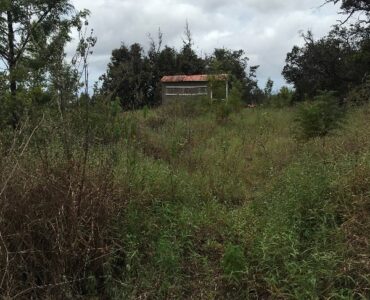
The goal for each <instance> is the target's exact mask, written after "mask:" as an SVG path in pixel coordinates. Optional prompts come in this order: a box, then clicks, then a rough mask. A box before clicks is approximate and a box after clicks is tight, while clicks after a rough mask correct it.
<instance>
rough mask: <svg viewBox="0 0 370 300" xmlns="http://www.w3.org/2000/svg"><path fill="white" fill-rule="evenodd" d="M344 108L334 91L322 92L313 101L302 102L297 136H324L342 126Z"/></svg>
mask: <svg viewBox="0 0 370 300" xmlns="http://www.w3.org/2000/svg"><path fill="white" fill-rule="evenodd" d="M343 117H344V109H343V107H340V106H339V105H338V101H337V99H336V98H335V97H334V95H333V93H332V92H325V93H322V94H321V95H320V96H317V97H316V98H315V99H314V101H312V102H305V103H303V104H301V106H300V107H299V110H298V115H297V118H296V124H297V127H296V130H297V132H296V134H297V137H299V138H303V139H310V138H314V137H322V136H326V135H328V134H329V133H331V132H332V131H333V130H335V129H337V128H339V127H340V125H341V124H342V121H343Z"/></svg>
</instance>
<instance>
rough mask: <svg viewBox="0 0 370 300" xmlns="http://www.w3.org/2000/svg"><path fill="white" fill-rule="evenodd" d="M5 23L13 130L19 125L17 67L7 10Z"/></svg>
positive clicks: (9, 17) (11, 27) (12, 31)
mask: <svg viewBox="0 0 370 300" xmlns="http://www.w3.org/2000/svg"><path fill="white" fill-rule="evenodd" d="M7 23H8V46H9V52H8V66H9V81H10V95H11V101H12V106H13V111H12V117H11V124H12V127H13V129H16V128H17V126H18V123H19V116H18V113H17V110H16V103H15V101H16V95H17V80H16V75H15V71H16V70H15V69H16V65H17V61H16V56H15V45H14V43H15V40H14V28H13V15H12V12H11V11H10V10H9V11H7Z"/></svg>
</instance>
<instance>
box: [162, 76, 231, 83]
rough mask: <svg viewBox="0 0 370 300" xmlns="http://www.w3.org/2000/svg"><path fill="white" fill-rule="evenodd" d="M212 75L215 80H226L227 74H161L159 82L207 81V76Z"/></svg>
mask: <svg viewBox="0 0 370 300" xmlns="http://www.w3.org/2000/svg"><path fill="white" fill-rule="evenodd" d="M211 76H214V77H215V79H216V80H226V79H227V77H228V76H227V74H219V75H204V74H201V75H175V76H163V77H162V79H161V82H192V81H208V79H209V77H211Z"/></svg>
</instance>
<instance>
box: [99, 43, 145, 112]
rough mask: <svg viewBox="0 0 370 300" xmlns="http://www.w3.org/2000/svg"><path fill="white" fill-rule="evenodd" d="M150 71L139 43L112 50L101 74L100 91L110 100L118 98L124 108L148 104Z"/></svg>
mask: <svg viewBox="0 0 370 300" xmlns="http://www.w3.org/2000/svg"><path fill="white" fill-rule="evenodd" d="M151 78H152V73H151V68H150V64H149V60H148V58H147V57H146V56H145V55H144V51H143V48H142V46H141V45H140V44H138V43H135V44H132V45H131V46H130V48H128V47H126V46H125V45H124V44H122V45H121V47H120V48H119V49H115V50H113V51H112V56H111V61H110V63H109V64H108V70H107V72H106V74H104V75H103V76H101V80H102V82H103V83H102V88H101V92H102V93H103V94H105V95H109V97H110V98H111V99H112V100H115V99H116V98H119V99H120V103H121V106H122V107H123V108H124V109H134V108H138V107H141V106H143V105H145V104H149V103H150V100H151V98H150V97H151V95H152V93H151V86H150V82H151Z"/></svg>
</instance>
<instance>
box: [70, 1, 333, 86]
mask: <svg viewBox="0 0 370 300" xmlns="http://www.w3.org/2000/svg"><path fill="white" fill-rule="evenodd" d="M72 2H73V3H74V5H75V7H76V8H77V9H83V8H87V9H89V10H90V11H91V17H90V27H91V28H93V29H94V30H95V34H96V36H97V37H98V43H97V45H96V47H95V49H94V54H93V56H92V57H91V59H90V73H91V77H92V78H91V79H92V80H93V81H95V80H97V78H98V77H99V76H100V75H101V74H103V73H104V72H105V69H106V66H107V63H108V62H109V58H110V54H111V51H112V50H113V49H115V48H118V47H120V45H121V43H122V42H124V43H125V44H127V45H129V44H131V43H134V42H139V43H141V44H142V45H143V46H144V48H146V49H147V48H148V44H149V42H148V33H150V34H151V35H152V36H153V37H155V36H156V34H157V31H158V28H161V31H162V32H163V40H164V41H163V42H164V44H166V45H169V46H174V47H176V48H177V49H179V48H180V47H181V45H182V37H183V32H184V26H185V23H186V20H188V23H189V26H190V30H191V33H192V35H193V40H194V43H195V45H194V48H195V50H196V51H197V52H198V54H199V55H204V54H205V53H211V52H212V50H213V49H214V48H216V47H217V48H220V47H225V48H229V49H235V50H238V49H243V50H245V52H246V54H247V56H248V57H249V58H250V65H260V68H259V71H258V73H257V74H258V79H259V85H260V86H261V87H263V86H264V85H265V82H266V80H267V78H268V77H271V79H272V80H273V81H274V82H275V88H276V87H280V86H281V85H283V84H284V83H285V82H284V79H283V77H282V76H281V70H282V68H283V66H284V61H285V57H286V54H287V52H289V51H290V50H291V49H292V47H293V46H294V45H301V44H302V39H301V38H300V32H302V31H307V30H312V31H313V33H314V35H315V37H316V38H319V37H321V36H323V35H325V34H327V33H328V31H329V30H330V27H331V25H333V24H334V23H336V21H337V19H338V18H339V16H338V15H337V11H338V7H335V6H334V5H332V4H330V5H325V6H324V7H320V6H321V5H322V3H323V2H324V0H187V1H186V0H73V1H72Z"/></svg>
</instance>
